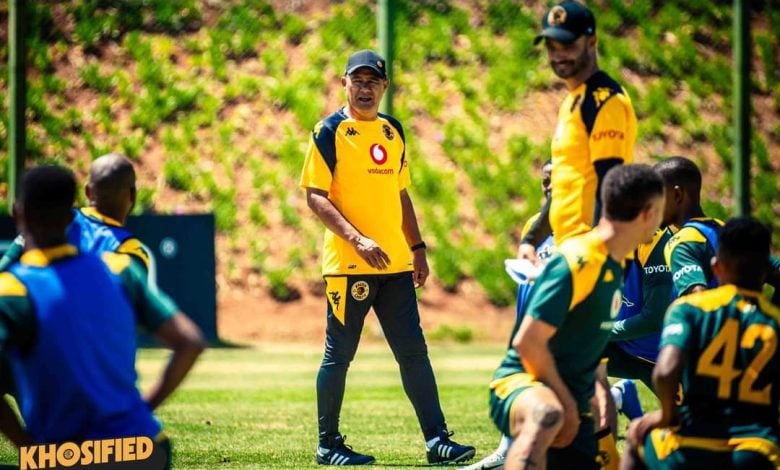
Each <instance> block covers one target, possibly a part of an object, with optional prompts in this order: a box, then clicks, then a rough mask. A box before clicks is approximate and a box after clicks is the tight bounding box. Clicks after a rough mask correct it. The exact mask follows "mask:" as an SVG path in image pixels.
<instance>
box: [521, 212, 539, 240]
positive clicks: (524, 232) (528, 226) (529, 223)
mask: <svg viewBox="0 0 780 470" xmlns="http://www.w3.org/2000/svg"><path fill="white" fill-rule="evenodd" d="M540 215H541V213H539V212H537V213H536V214H534V215H532V216H531V218H530V219H528V221H527V222H526V223H525V225H523V230H522V231H521V232H520V239H521V240H522V239H523V238H525V236H526V235H527V234H528V231H529V230H531V227H532V226H533V224H534V222H536V219H538V218H539V216H540Z"/></svg>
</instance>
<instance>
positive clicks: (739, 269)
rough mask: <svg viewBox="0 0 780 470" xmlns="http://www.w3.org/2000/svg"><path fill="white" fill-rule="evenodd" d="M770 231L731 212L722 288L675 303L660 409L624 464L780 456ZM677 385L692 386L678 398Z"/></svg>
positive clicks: (715, 463)
mask: <svg viewBox="0 0 780 470" xmlns="http://www.w3.org/2000/svg"><path fill="white" fill-rule="evenodd" d="M769 244H770V233H769V230H768V229H767V228H766V227H765V226H764V225H762V224H761V223H759V222H758V221H756V220H754V219H752V218H748V217H742V218H736V219H732V220H730V221H729V222H728V223H727V224H726V225H725V226H724V227H723V229H722V231H721V234H720V241H719V244H718V251H717V255H716V258H715V260H714V261H713V263H712V269H713V271H714V274H715V275H716V276H717V277H718V280H719V281H720V284H721V287H718V288H715V289H712V290H708V291H704V292H699V293H695V294H690V295H687V296H684V297H682V298H680V299H679V300H677V301H676V302H675V303H674V304H672V306H671V307H670V308H669V311H668V313H667V315H666V320H665V322H664V329H663V334H662V337H661V352H660V354H659V357H658V363H657V364H656V366H655V369H654V371H653V383H654V385H655V390H656V393H657V395H658V398H659V399H660V401H661V409H660V410H657V411H654V412H651V413H648V414H646V415H645V416H643V417H642V418H640V419H638V420H635V421H633V422H632V423H631V427H630V428H629V433H628V439H627V444H628V446H629V447H628V449H627V451H626V453H625V455H624V457H623V467H622V468H624V469H634V468H644V467H645V466H647V467H649V468H664V469H676V468H711V469H715V468H738V469H751V470H757V469H764V468H766V469H772V468H777V466H778V464H780V447H778V442H779V440H780V431H779V430H778V418H779V416H778V398H779V397H780V388H778V385H780V384H778V380H780V351H778V349H777V343H778V336H780V324H779V322H780V309H778V308H776V307H775V306H773V305H771V304H770V302H769V301H768V300H767V299H765V298H764V297H763V296H762V294H761V292H760V291H761V288H762V285H763V283H764V280H765V276H766V273H767V263H766V259H767V257H768V256H769ZM678 383H682V385H683V388H684V389H685V397H684V400H683V403H682V405H681V406H680V407H679V408H677V407H676V406H675V396H676V394H677V387H678Z"/></svg>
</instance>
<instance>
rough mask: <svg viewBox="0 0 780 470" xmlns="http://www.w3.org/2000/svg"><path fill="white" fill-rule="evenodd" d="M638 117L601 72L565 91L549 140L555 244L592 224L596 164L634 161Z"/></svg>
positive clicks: (596, 178) (615, 85) (594, 203)
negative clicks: (551, 137) (607, 160)
mask: <svg viewBox="0 0 780 470" xmlns="http://www.w3.org/2000/svg"><path fill="white" fill-rule="evenodd" d="M636 132H637V122H636V115H635V114H634V108H633V106H632V104H631V99H630V98H629V97H628V94H627V93H626V92H625V90H623V88H622V87H621V86H620V85H619V84H618V83H617V82H615V81H614V80H612V79H611V78H610V77H609V76H608V75H607V74H606V73H604V72H601V71H599V72H596V73H595V74H593V76H591V77H590V78H589V79H588V80H587V81H586V82H584V83H582V84H581V85H580V86H578V87H577V88H576V89H574V90H572V91H570V92H569V94H568V96H566V99H564V100H563V103H561V107H560V109H559V111H558V126H557V128H556V129H555V135H554V136H553V140H552V195H553V197H552V202H551V205H550V227H551V228H552V232H553V236H554V237H555V244H556V245H560V243H561V242H563V241H564V240H566V239H567V238H570V237H572V236H574V235H579V234H582V233H585V232H587V231H589V230H590V229H591V228H592V227H593V225H594V224H595V222H597V221H595V220H593V219H594V215H595V207H596V199H597V197H598V195H597V194H596V190H597V187H598V175H597V174H596V169H595V167H594V163H596V162H597V161H599V160H605V159H610V158H619V159H622V160H623V162H624V163H631V162H632V161H633V160H634V143H635V141H636Z"/></svg>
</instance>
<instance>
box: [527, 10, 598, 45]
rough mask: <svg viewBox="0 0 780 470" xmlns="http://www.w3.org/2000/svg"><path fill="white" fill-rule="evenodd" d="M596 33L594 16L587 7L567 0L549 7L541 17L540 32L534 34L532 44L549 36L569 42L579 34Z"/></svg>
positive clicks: (591, 34) (589, 34)
mask: <svg viewBox="0 0 780 470" xmlns="http://www.w3.org/2000/svg"><path fill="white" fill-rule="evenodd" d="M594 34H596V18H594V17H593V13H591V11H590V10H588V7H586V6H585V5H583V4H582V3H580V2H576V1H573V0H568V1H565V2H561V3H559V4H557V5H555V6H554V7H552V8H550V9H549V10H548V11H547V13H545V14H544V16H543V17H542V33H541V34H540V35H538V36H536V39H534V44H539V43H540V42H541V41H542V39H545V38H549V39H553V40H555V41H558V42H562V43H565V44H569V43H571V42H574V41H575V40H576V39H577V38H579V37H580V36H583V35H584V36H593V35H594Z"/></svg>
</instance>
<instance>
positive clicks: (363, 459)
mask: <svg viewBox="0 0 780 470" xmlns="http://www.w3.org/2000/svg"><path fill="white" fill-rule="evenodd" d="M346 438H347V436H344V437H342V436H341V435H337V436H335V437H333V439H331V441H330V448H329V449H325V448H323V447H320V446H317V463H318V464H319V465H368V464H372V463H374V457H373V456H371V455H363V454H358V453H357V452H355V451H353V450H352V447H350V446H348V445H346V444H344V440H346Z"/></svg>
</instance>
